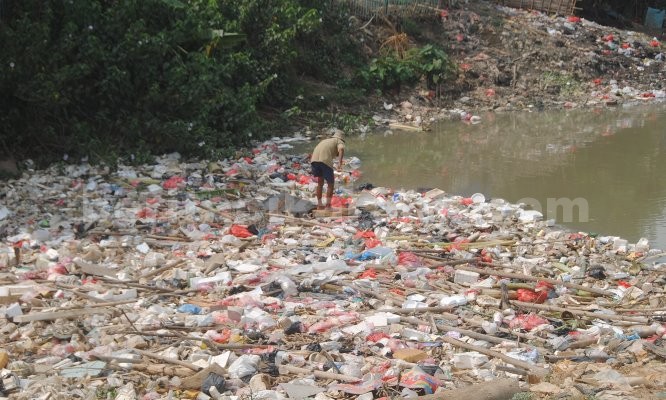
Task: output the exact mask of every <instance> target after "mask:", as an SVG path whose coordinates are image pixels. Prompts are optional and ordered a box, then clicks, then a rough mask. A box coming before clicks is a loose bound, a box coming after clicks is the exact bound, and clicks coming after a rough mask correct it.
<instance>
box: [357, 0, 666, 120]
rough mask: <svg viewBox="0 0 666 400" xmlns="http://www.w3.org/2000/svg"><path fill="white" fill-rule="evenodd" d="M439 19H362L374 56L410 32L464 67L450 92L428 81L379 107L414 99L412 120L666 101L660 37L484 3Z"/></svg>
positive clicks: (466, 6) (418, 41)
mask: <svg viewBox="0 0 666 400" xmlns="http://www.w3.org/2000/svg"><path fill="white" fill-rule="evenodd" d="M433 13H434V15H432V16H430V17H422V18H419V19H407V20H405V19H403V20H401V21H397V20H394V21H387V20H377V21H373V23H372V24H367V25H366V26H364V22H363V21H356V23H358V24H360V25H361V26H359V30H358V32H359V35H363V40H364V42H365V43H367V44H368V46H367V51H368V53H369V54H370V55H372V54H373V52H375V53H376V52H377V49H378V48H379V47H380V46H381V44H382V43H383V42H384V41H386V40H387V39H388V38H390V37H391V35H395V34H398V33H407V35H408V37H409V40H410V44H411V45H413V46H420V45H424V44H426V43H432V44H436V45H439V46H441V47H443V48H444V49H446V51H447V52H448V54H449V56H450V57H451V58H452V59H453V60H454V61H455V63H456V64H457V66H458V75H457V78H456V79H455V81H454V82H450V83H447V84H446V85H443V86H442V87H440V88H439V92H440V93H441V95H440V96H433V91H429V90H428V89H429V88H426V87H425V85H424V84H423V83H421V84H420V85H419V86H418V87H416V88H411V89H403V90H402V92H401V93H400V94H398V95H394V96H384V97H383V98H377V99H376V101H377V102H378V109H382V106H381V104H382V103H383V102H389V103H390V102H394V103H396V104H400V103H402V102H404V101H405V100H408V101H409V103H410V104H411V106H410V107H408V108H409V110H408V111H405V112H402V113H401V114H402V115H403V116H404V115H409V117H408V118H407V121H411V120H412V119H413V118H414V116H415V115H417V114H418V115H419V116H421V117H422V120H423V121H426V123H427V121H428V120H429V119H430V118H432V117H433V116H435V117H441V116H442V115H437V114H441V112H442V109H448V110H451V109H461V110H466V111H470V112H474V111H479V110H495V111H510V110H525V109H533V110H544V109H557V108H576V107H586V106H613V105H617V104H620V103H623V102H627V101H653V100H659V99H660V98H663V96H664V89H665V85H666V84H665V82H666V81H664V75H665V71H666V67H665V63H664V60H666V56H665V55H664V53H663V51H664V44H662V42H661V40H659V38H657V37H654V36H652V35H648V34H646V33H640V32H634V31H627V30H621V29H617V28H613V27H606V26H601V25H599V24H597V23H595V22H592V21H588V20H585V19H581V18H578V17H575V16H552V15H551V16H549V15H546V14H543V13H541V12H538V11H531V10H518V9H514V8H508V7H503V6H498V5H496V4H494V3H490V2H481V1H470V2H468V3H466V4H463V3H458V5H457V6H455V7H452V8H451V9H447V10H444V11H443V12H439V14H438V12H437V11H433ZM430 89H432V88H430ZM400 108H401V107H396V109H394V110H393V111H392V112H395V111H400ZM447 114H448V113H447ZM419 119H421V118H419Z"/></svg>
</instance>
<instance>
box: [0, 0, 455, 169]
mask: <svg viewBox="0 0 666 400" xmlns="http://www.w3.org/2000/svg"><path fill="white" fill-rule="evenodd" d="M336 4H338V3H337V2H334V1H333V0H283V1H279V2H276V1H271V0H244V1H235V0H117V1H108V0H89V1H73V0H64V1H63V0H4V1H3V7H2V9H1V13H0V45H1V46H2V50H3V51H2V52H0V92H1V93H3V96H2V97H0V159H2V158H3V157H7V156H9V155H12V156H13V157H14V158H16V159H18V160H21V159H25V158H32V159H33V160H35V161H36V162H37V163H38V165H44V164H47V163H52V162H53V161H57V160H63V158H65V159H67V160H69V161H74V162H77V161H78V160H80V159H82V158H85V157H87V158H89V159H90V161H92V162H100V161H101V162H106V163H108V164H111V165H112V164H114V163H115V162H116V160H117V159H118V158H125V160H126V161H127V162H136V163H140V162H149V161H150V160H151V158H152V156H153V155H154V154H161V153H166V152H172V151H178V152H180V153H182V154H183V155H185V156H198V157H202V158H203V157H206V158H217V157H222V156H226V155H229V154H231V153H232V152H233V151H234V150H235V149H237V148H239V147H242V146H246V145H248V144H249V143H250V142H251V141H252V140H254V139H262V138H264V137H267V136H269V135H270V133H271V132H270V130H269V129H268V127H269V126H271V125H270V124H268V123H267V122H266V121H267V119H268V120H271V121H272V123H275V122H276V121H275V120H276V118H277V120H278V122H282V123H283V124H284V122H287V123H290V122H300V123H304V122H307V123H308V124H311V122H312V121H313V120H316V119H318V122H319V123H318V124H311V125H313V126H316V125H322V124H323V125H333V124H335V125H341V126H344V127H345V128H349V127H350V126H351V125H352V124H363V122H364V118H365V117H363V116H361V114H362V113H360V112H358V110H357V109H358V107H357V105H358V104H359V101H364V102H365V101H367V94H368V92H370V93H371V94H372V93H374V91H377V90H379V91H382V92H391V91H396V90H398V91H399V90H400V88H401V86H403V85H406V84H414V83H416V82H419V81H420V80H424V81H425V82H426V83H427V84H428V86H429V87H432V86H433V85H438V84H440V83H441V82H443V81H445V80H446V79H447V78H448V77H449V76H451V74H452V72H453V71H454V66H453V64H452V63H451V62H450V61H449V60H448V58H447V57H446V54H445V53H444V52H443V51H442V50H441V49H438V48H435V47H433V46H424V47H422V48H412V49H409V50H407V46H406V43H407V35H406V34H400V35H396V37H395V40H394V42H391V43H390V45H389V46H387V47H386V48H383V49H381V50H382V52H381V53H382V56H380V57H378V58H377V59H375V60H372V62H370V63H369V66H368V60H367V58H366V57H365V56H364V55H363V52H362V51H361V49H362V48H363V46H364V45H363V44H362V43H361V42H360V41H359V40H358V39H356V37H357V36H358V31H357V30H355V29H356V28H355V27H354V26H352V24H350V22H349V16H348V15H347V14H346V13H345V9H344V8H341V7H339V6H336ZM366 50H367V46H366ZM313 88H314V90H313ZM345 107H346V108H349V109H353V113H354V114H353V115H352V114H349V112H348V111H345ZM285 110H286V111H285ZM280 117H281V118H280ZM341 126H338V127H341Z"/></svg>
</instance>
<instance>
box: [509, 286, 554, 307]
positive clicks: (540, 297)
mask: <svg viewBox="0 0 666 400" xmlns="http://www.w3.org/2000/svg"><path fill="white" fill-rule="evenodd" d="M516 292H517V293H518V301H522V302H525V303H537V304H541V303H543V302H544V301H546V299H547V298H548V292H539V293H537V292H535V291H533V290H530V289H518V290H516Z"/></svg>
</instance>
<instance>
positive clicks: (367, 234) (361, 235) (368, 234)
mask: <svg viewBox="0 0 666 400" xmlns="http://www.w3.org/2000/svg"><path fill="white" fill-rule="evenodd" d="M376 237H377V236H375V233H374V232H373V231H358V232H356V234H355V235H354V239H374V238H376Z"/></svg>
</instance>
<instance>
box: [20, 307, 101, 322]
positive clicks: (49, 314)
mask: <svg viewBox="0 0 666 400" xmlns="http://www.w3.org/2000/svg"><path fill="white" fill-rule="evenodd" d="M112 312H113V310H111V309H108V308H98V307H94V308H93V307H91V308H82V309H79V310H66V311H45V312H38V313H30V314H24V315H17V316H15V317H14V318H12V320H13V322H15V323H22V322H32V321H52V320H54V319H58V318H65V319H69V318H75V317H81V316H84V315H91V314H110V313H112Z"/></svg>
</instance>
